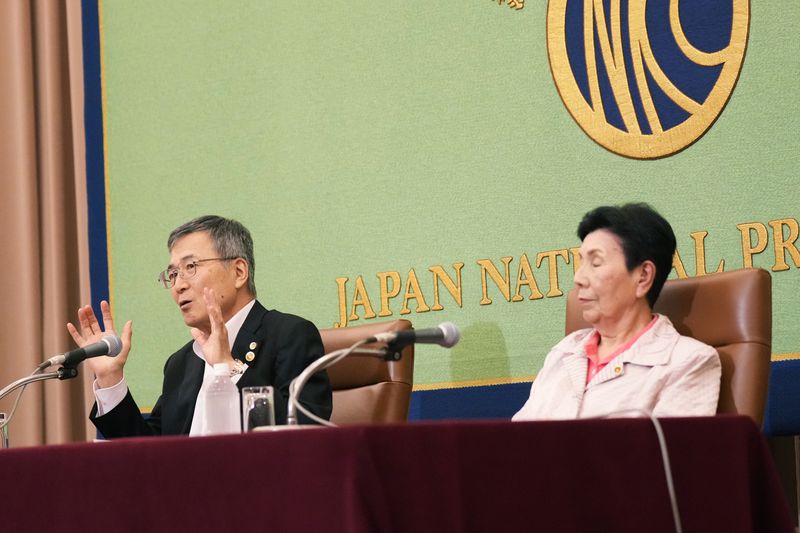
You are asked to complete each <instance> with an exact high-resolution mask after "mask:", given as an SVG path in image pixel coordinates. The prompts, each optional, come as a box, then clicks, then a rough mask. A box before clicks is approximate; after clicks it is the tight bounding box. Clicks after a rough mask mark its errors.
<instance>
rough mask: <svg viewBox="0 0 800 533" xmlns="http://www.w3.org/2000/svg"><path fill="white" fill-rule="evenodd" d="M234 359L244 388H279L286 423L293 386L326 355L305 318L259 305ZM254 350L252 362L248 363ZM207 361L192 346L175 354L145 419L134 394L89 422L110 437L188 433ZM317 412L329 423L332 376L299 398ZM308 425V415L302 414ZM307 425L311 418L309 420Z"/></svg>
mask: <svg viewBox="0 0 800 533" xmlns="http://www.w3.org/2000/svg"><path fill="white" fill-rule="evenodd" d="M231 352H232V353H233V357H234V358H235V359H239V360H241V361H243V362H244V363H245V364H247V365H248V368H247V370H245V372H244V374H242V376H241V378H240V379H239V381H238V383H237V384H236V385H237V386H238V387H239V389H241V388H242V387H251V386H256V385H272V386H273V387H274V388H275V420H276V422H277V423H278V424H285V423H286V406H287V402H288V398H289V383H290V382H291V381H292V379H294V378H295V377H297V375H298V374H300V372H302V371H303V369H305V368H306V367H307V366H308V365H309V364H310V363H311V362H312V361H314V360H316V359H317V358H319V357H321V356H322V355H323V347H322V339H320V336H319V331H318V330H317V328H316V327H315V326H314V324H312V323H311V322H309V321H308V320H305V319H303V318H300V317H297V316H294V315H288V314H285V313H281V312H279V311H270V310H267V309H265V308H264V306H262V305H261V304H260V303H259V302H258V301H256V302H255V305H254V306H253V308H252V309H251V310H250V313H249V314H248V315H247V318H246V319H245V321H244V324H242V328H241V329H240V330H239V334H238V335H237V336H236V340H235V341H234V343H233V349H232V350H231ZM248 352H252V354H253V355H254V356H255V357H252V356H251V359H252V361H247V354H248ZM204 370H205V361H203V360H202V359H200V358H199V357H198V356H197V355H196V354H195V353H194V351H193V350H192V342H189V343H188V344H186V345H185V346H184V347H183V348H181V349H180V350H178V351H177V352H175V353H174V354H172V355H171V356H170V357H169V359H167V362H166V364H165V365H164V384H163V387H162V390H161V396H160V397H159V398H158V401H157V402H156V404H155V406H154V407H153V410H152V412H151V414H150V416H149V417H147V418H145V417H143V416H142V414H141V412H140V410H139V407H138V406H137V405H136V402H135V401H134V399H133V396H131V393H130V391H128V394H127V395H126V396H125V399H124V400H123V401H122V403H120V404H119V405H117V406H116V407H114V408H113V409H112V410H111V411H109V412H108V413H106V414H104V415H103V416H100V417H98V416H96V415H97V404H95V405H94V407H93V408H92V412H91V414H90V419H91V420H92V422H93V423H94V425H95V426H97V428H98V429H99V430H100V432H101V433H102V434H103V435H104V436H105V437H107V438H115V437H131V436H140V435H181V434H184V435H186V434H188V433H189V430H190V429H191V427H192V416H193V415H194V406H195V403H196V401H197V394H198V393H199V392H200V386H201V385H202V383H203V373H204ZM300 400H301V402H302V403H303V405H304V406H306V408H308V409H309V410H310V411H311V412H312V413H314V414H316V415H317V416H320V417H322V418H325V419H328V418H330V415H331V409H332V405H333V404H332V395H331V387H330V382H329V381H328V375H327V374H326V373H325V372H324V371H323V372H318V373H316V374H315V375H314V376H312V378H311V379H310V380H309V381H308V384H307V385H306V386H305V388H304V389H303V394H302V395H301V397H300ZM299 418H300V420H301V422H303V421H304V420H303V418H304V417H303V416H302V415H300V416H299ZM305 421H307V419H306V420H305Z"/></svg>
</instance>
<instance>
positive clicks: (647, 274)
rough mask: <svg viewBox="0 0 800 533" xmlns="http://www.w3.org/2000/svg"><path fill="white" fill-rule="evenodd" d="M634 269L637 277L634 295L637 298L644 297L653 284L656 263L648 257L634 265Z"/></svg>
mask: <svg viewBox="0 0 800 533" xmlns="http://www.w3.org/2000/svg"><path fill="white" fill-rule="evenodd" d="M636 269H637V271H638V272H637V276H638V278H637V279H636V296H637V297H638V298H644V297H645V296H647V293H648V292H650V287H652V286H653V281H655V279H656V265H655V263H653V262H652V261H650V260H649V259H648V260H646V261H645V262H644V263H642V264H641V265H639V266H638V267H636Z"/></svg>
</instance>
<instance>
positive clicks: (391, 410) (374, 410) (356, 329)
mask: <svg viewBox="0 0 800 533" xmlns="http://www.w3.org/2000/svg"><path fill="white" fill-rule="evenodd" d="M406 329H412V327H411V322H409V321H408V320H391V321H387V322H376V323H374V324H364V325H362V326H353V327H349V328H331V329H323V330H320V335H321V336H322V344H323V345H324V347H325V353H330V352H332V351H334V350H339V349H341V348H347V347H349V346H352V345H353V344H354V343H356V342H357V341H359V340H362V339H366V338H368V337H371V336H373V335H375V334H376V333H383V332H387V331H401V330H406ZM378 346H380V345H377V344H370V345H366V346H365V348H376V347H378ZM401 354H402V357H401V358H400V360H399V361H383V360H381V359H378V358H376V357H369V356H358V355H352V356H350V357H348V358H346V359H343V360H342V361H339V362H338V363H336V364H335V365H334V366H332V367H330V368H329V369H328V377H329V378H330V380H331V387H332V388H333V413H332V414H331V422H334V423H335V424H339V425H342V424H345V425H346V424H369V423H381V422H405V421H407V420H408V409H409V406H410V404H411V387H412V385H413V383H414V345H413V344H411V345H409V346H406V347H405V348H403V351H402V352H401Z"/></svg>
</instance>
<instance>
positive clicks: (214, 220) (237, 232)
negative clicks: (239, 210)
mask: <svg viewBox="0 0 800 533" xmlns="http://www.w3.org/2000/svg"><path fill="white" fill-rule="evenodd" d="M199 231H206V232H208V235H209V236H210V237H211V242H212V243H214V248H216V250H217V253H218V254H219V256H220V257H241V258H242V259H244V260H245V261H247V266H248V267H249V274H250V275H249V276H248V279H247V288H248V289H250V293H251V294H252V295H253V297H254V298H255V297H256V282H255V274H256V260H255V257H254V256H253V238H252V237H251V236H250V232H249V231H248V230H247V228H245V227H244V225H242V223H241V222H238V221H236V220H233V219H229V218H223V217H220V216H217V215H205V216H202V217H197V218H195V219H194V220H190V221H189V222H187V223H185V224H182V225H180V226H178V227H177V228H175V229H174V230H172V233H170V234H169V238H168V239H167V249H169V250H170V251H172V247H173V246H174V245H175V242H176V241H177V240H178V239H180V238H182V237H185V236H186V235H189V234H191V233H197V232H199Z"/></svg>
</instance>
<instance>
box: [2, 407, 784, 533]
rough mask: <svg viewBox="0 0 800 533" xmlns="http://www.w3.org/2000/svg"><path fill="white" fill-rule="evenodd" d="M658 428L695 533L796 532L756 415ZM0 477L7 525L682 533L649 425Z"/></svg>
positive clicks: (226, 443)
mask: <svg viewBox="0 0 800 533" xmlns="http://www.w3.org/2000/svg"><path fill="white" fill-rule="evenodd" d="M662 425H663V428H664V432H665V434H666V438H667V443H668V448H669V453H670V458H671V461H672V469H673V473H674V479H675V486H676V490H677V495H678V503H679V508H680V513H681V517H682V522H683V528H684V531H685V532H687V533H688V532H702V533H707V532H710V531H725V532H737V531H759V532H761V531H786V532H790V531H793V527H792V524H791V518H790V514H789V509H788V505H787V503H786V501H785V499H784V496H783V493H782V491H781V488H780V486H779V483H778V478H777V475H776V472H775V469H774V466H773V464H772V462H771V459H770V457H769V453H768V451H767V448H766V445H765V443H764V440H763V438H762V436H761V434H760V432H759V431H758V429H757V428H756V427H755V425H754V424H753V423H752V421H750V419H748V418H744V417H717V418H700V419H664V420H662ZM0 486H1V487H2V488H1V489H0V504H2V511H1V512H0V530H1V531H136V532H143V531H145V532H150V531H166V530H172V531H235V530H239V529H241V530H244V529H245V528H247V529H248V530H251V531H252V530H259V531H260V530H264V531H267V530H269V531H326V532H327V531H333V532H337V531H341V532H348V533H349V532H362V531H365V532H366V531H370V532H372V531H378V532H392V531H409V532H417V531H442V532H445V531H446V532H450V531H499V532H504V531H576V532H578V531H580V532H587V531H637V532H641V531H648V532H660V531H664V532H669V531H674V526H673V520H672V513H671V510H670V506H669V501H668V496H667V489H666V482H665V479H664V472H663V467H662V462H661V456H660V453H659V450H658V445H657V440H656V435H655V432H654V430H653V427H652V425H651V423H650V421H649V420H646V419H622V420H588V421H576V422H536V423H509V422H479V423H472V422H470V423H437V424H409V425H396V426H371V427H350V428H339V429H323V428H317V429H310V430H298V431H285V432H280V433H259V434H249V435H236V436H229V437H206V438H188V437H179V438H151V439H123V440H118V441H115V442H108V443H95V444H76V445H64V446H48V447H37V448H21V449H10V450H0ZM254 528H257V529H254Z"/></svg>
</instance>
